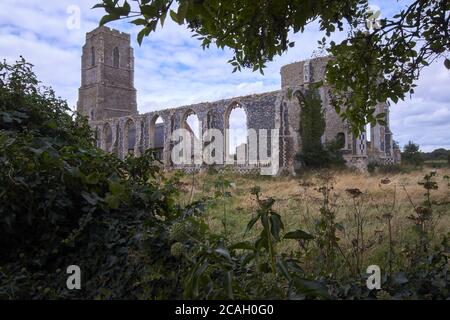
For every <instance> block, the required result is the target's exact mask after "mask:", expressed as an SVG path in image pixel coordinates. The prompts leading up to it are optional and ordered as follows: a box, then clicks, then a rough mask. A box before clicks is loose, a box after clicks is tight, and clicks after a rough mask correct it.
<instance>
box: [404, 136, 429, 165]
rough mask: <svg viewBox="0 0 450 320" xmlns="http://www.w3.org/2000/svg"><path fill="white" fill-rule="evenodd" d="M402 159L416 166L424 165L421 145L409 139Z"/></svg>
mask: <svg viewBox="0 0 450 320" xmlns="http://www.w3.org/2000/svg"><path fill="white" fill-rule="evenodd" d="M402 161H403V162H404V163H407V164H410V165H414V166H420V165H422V164H423V162H424V160H423V157H422V154H421V152H420V147H419V145H418V144H416V143H414V142H412V141H409V142H408V144H407V145H405V146H404V148H403V153H402Z"/></svg>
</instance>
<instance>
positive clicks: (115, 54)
mask: <svg viewBox="0 0 450 320" xmlns="http://www.w3.org/2000/svg"><path fill="white" fill-rule="evenodd" d="M119 60H120V53H119V48H117V47H115V48H114V52H113V65H114V67H116V68H119Z"/></svg>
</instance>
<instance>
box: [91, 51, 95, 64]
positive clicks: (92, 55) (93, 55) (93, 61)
mask: <svg viewBox="0 0 450 320" xmlns="http://www.w3.org/2000/svg"><path fill="white" fill-rule="evenodd" d="M93 66H95V48H94V47H91V67H93Z"/></svg>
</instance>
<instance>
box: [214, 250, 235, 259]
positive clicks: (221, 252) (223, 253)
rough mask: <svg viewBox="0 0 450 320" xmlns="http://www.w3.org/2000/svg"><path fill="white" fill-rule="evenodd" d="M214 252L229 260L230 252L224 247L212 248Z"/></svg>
mask: <svg viewBox="0 0 450 320" xmlns="http://www.w3.org/2000/svg"><path fill="white" fill-rule="evenodd" d="M214 251H215V252H216V253H218V254H219V255H221V256H224V257H225V258H227V259H228V260H231V256H230V253H229V252H228V250H227V249H225V248H216V250H214Z"/></svg>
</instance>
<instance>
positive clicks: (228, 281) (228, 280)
mask: <svg viewBox="0 0 450 320" xmlns="http://www.w3.org/2000/svg"><path fill="white" fill-rule="evenodd" d="M225 289H226V291H227V297H228V299H234V295H233V273H232V271H228V272H227V273H225Z"/></svg>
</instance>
